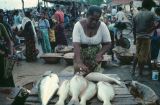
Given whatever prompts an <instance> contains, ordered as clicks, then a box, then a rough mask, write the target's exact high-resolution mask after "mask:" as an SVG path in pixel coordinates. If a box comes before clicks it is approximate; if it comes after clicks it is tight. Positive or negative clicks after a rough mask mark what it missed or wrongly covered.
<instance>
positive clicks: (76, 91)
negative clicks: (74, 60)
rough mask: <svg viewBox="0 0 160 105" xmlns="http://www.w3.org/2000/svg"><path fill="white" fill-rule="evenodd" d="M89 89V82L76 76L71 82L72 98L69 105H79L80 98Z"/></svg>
mask: <svg viewBox="0 0 160 105" xmlns="http://www.w3.org/2000/svg"><path fill="white" fill-rule="evenodd" d="M86 88H87V80H86V79H85V78H84V77H83V76H80V75H75V76H74V77H73V78H72V79H71V80H70V95H71V96H72V98H71V100H70V102H69V103H68V105H79V104H80V103H79V99H78V97H79V96H80V95H81V94H82V93H83V92H84V91H85V89H86Z"/></svg>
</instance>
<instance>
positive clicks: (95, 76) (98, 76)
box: [85, 72, 122, 85]
mask: <svg viewBox="0 0 160 105" xmlns="http://www.w3.org/2000/svg"><path fill="white" fill-rule="evenodd" d="M85 78H86V79H87V80H89V81H95V82H99V81H104V82H109V83H116V84H118V85H122V84H121V82H120V81H118V80H117V79H115V78H111V77H109V76H107V75H105V74H102V73H98V72H91V73H89V74H88V75H87V76H86V77H85Z"/></svg>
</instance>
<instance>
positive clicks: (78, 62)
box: [72, 5, 111, 75]
mask: <svg viewBox="0 0 160 105" xmlns="http://www.w3.org/2000/svg"><path fill="white" fill-rule="evenodd" d="M101 13H102V11H101V9H100V7H98V6H95V5H93V6H90V7H89V9H88V11H87V17H86V18H84V19H82V20H79V21H78V22H77V23H76V24H75V25H74V29H73V35H72V36H73V46H74V55H75V56H74V68H75V73H76V72H82V73H83V74H84V75H86V74H88V73H89V72H93V71H99V70H100V67H101V66H100V65H101V61H102V59H103V54H105V52H106V51H108V50H109V49H110V45H111V38H110V33H109V30H108V28H107V26H106V24H105V23H104V22H102V21H100V20H99V19H100V17H101Z"/></svg>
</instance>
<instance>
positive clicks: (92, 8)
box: [87, 5, 102, 17]
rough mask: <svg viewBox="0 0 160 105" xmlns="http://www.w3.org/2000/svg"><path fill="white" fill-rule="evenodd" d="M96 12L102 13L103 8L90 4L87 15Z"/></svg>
mask: <svg viewBox="0 0 160 105" xmlns="http://www.w3.org/2000/svg"><path fill="white" fill-rule="evenodd" d="M95 12H97V13H99V14H100V15H101V14H102V10H101V8H100V7H99V6H96V5H92V6H90V7H89V8H88V11H87V17H88V16H92V15H93V14H94V13H95Z"/></svg>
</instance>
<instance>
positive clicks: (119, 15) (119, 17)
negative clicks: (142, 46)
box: [116, 11, 126, 22]
mask: <svg viewBox="0 0 160 105" xmlns="http://www.w3.org/2000/svg"><path fill="white" fill-rule="evenodd" d="M116 18H117V21H118V22H122V21H124V20H125V19H126V16H125V14H124V12H123V11H119V12H117V14H116Z"/></svg>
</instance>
